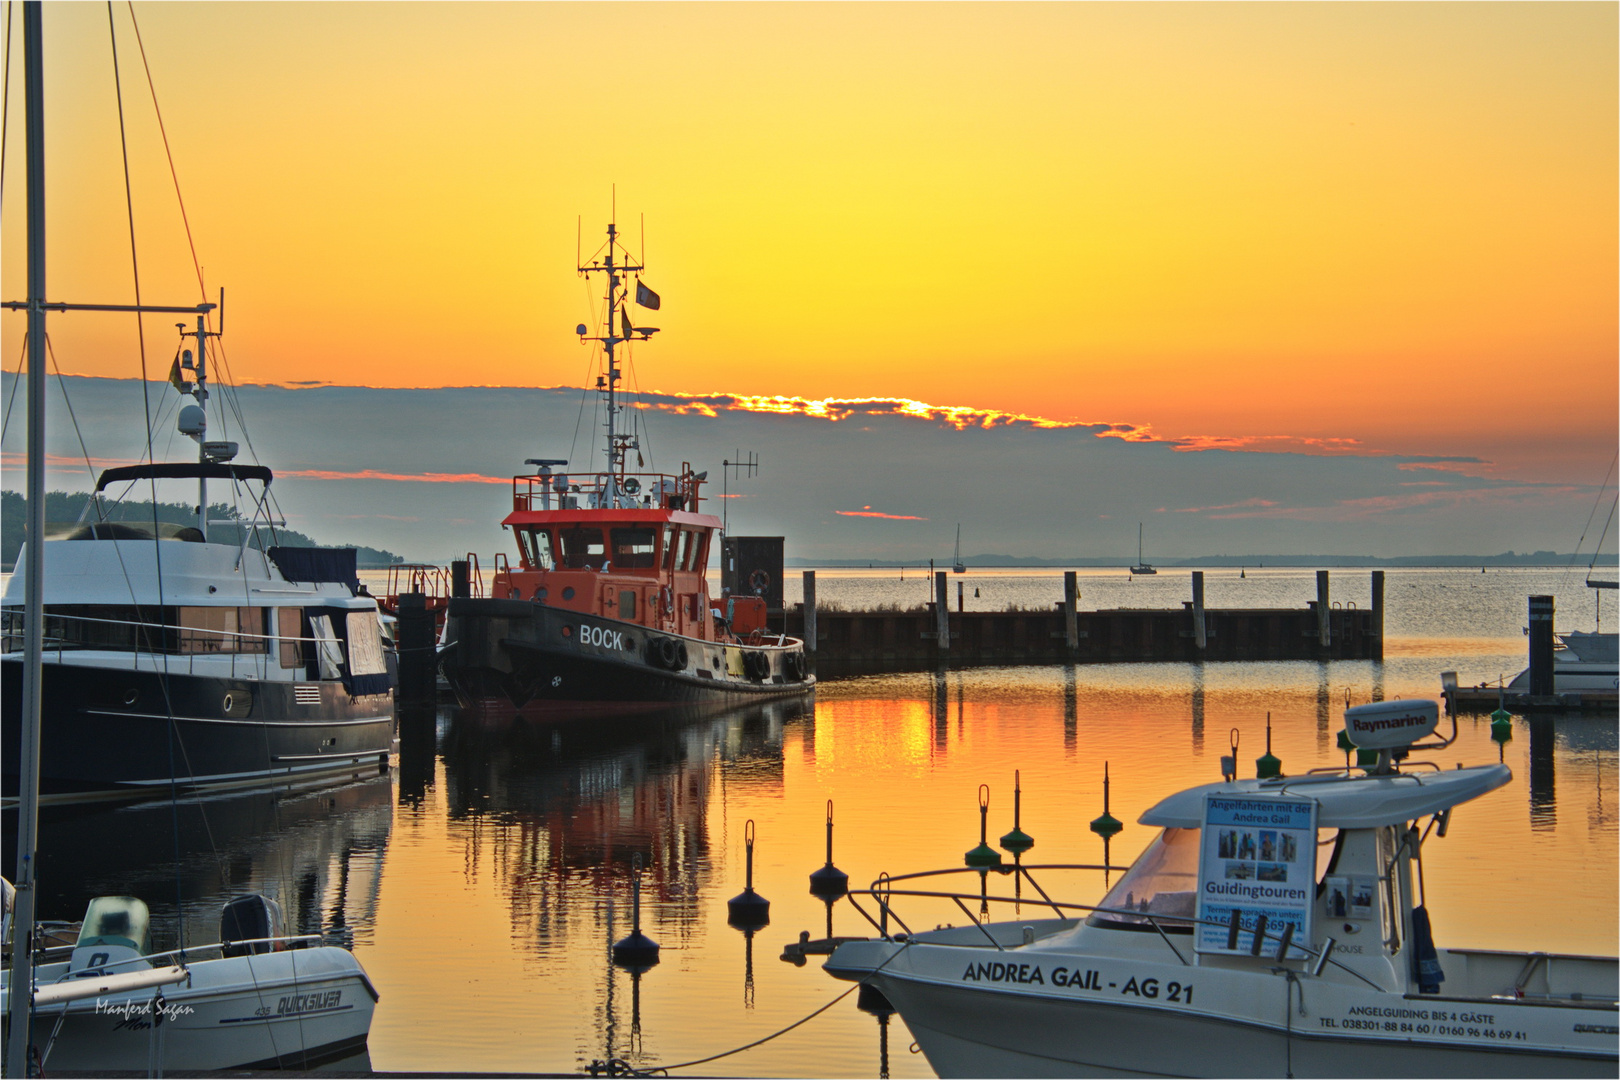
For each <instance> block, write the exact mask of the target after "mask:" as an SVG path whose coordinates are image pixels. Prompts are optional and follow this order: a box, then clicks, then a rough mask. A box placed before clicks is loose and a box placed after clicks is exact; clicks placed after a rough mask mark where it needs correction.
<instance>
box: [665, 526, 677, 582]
mask: <svg viewBox="0 0 1620 1080" xmlns="http://www.w3.org/2000/svg"><path fill="white" fill-rule="evenodd" d="M664 569H665V571H670V570H673V569H675V526H673V525H665V526H664Z"/></svg>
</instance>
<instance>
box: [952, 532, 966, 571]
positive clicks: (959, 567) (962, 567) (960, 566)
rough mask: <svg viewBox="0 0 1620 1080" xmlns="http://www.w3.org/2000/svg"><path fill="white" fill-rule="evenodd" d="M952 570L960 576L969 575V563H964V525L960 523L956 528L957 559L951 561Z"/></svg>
mask: <svg viewBox="0 0 1620 1080" xmlns="http://www.w3.org/2000/svg"><path fill="white" fill-rule="evenodd" d="M951 569H952V570H954V571H956V572H957V573H958V574H965V573H967V563H965V562H963V561H962V525H961V523H960V522H958V523H957V526H956V557H955V558H954V559H952V560H951Z"/></svg>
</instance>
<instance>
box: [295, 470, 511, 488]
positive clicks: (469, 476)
mask: <svg viewBox="0 0 1620 1080" xmlns="http://www.w3.org/2000/svg"><path fill="white" fill-rule="evenodd" d="M276 475H277V476H296V477H298V478H299V479H301V480H398V481H403V482H407V483H415V484H510V483H511V482H512V478H511V477H510V476H483V475H481V474H479V473H389V472H379V471H377V470H376V469H360V470H357V471H355V472H339V471H337V470H334V469H283V470H281V471H280V472H278V473H276Z"/></svg>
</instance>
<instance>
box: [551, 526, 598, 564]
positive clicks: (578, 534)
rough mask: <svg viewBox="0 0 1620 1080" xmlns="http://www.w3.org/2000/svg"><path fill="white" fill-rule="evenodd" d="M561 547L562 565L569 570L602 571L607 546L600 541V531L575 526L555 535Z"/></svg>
mask: <svg viewBox="0 0 1620 1080" xmlns="http://www.w3.org/2000/svg"><path fill="white" fill-rule="evenodd" d="M557 539H558V541H560V543H561V546H562V564H563V566H565V567H567V568H568V569H569V570H584V569H586V568H589V569H591V570H600V569H602V564H603V563H604V562H606V561H607V545H606V544H605V543H603V541H602V530H601V529H588V528H585V527H584V526H575V527H574V528H570V529H562V530H560V531H559V532H558V533H557Z"/></svg>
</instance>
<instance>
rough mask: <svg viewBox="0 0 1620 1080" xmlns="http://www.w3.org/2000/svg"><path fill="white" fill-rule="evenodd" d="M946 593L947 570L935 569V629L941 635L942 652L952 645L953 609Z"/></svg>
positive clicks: (940, 646) (939, 640)
mask: <svg viewBox="0 0 1620 1080" xmlns="http://www.w3.org/2000/svg"><path fill="white" fill-rule="evenodd" d="M945 595H946V586H945V571H943V570H936V571H934V622H935V627H934V629H935V632H936V633H937V634H938V635H939V637H938V643H939V651H940V652H948V651H949V650H950V647H951V609H950V608H949V607H948V606H947V605H946V602H945Z"/></svg>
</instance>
